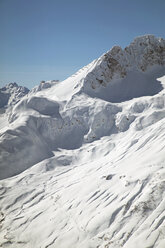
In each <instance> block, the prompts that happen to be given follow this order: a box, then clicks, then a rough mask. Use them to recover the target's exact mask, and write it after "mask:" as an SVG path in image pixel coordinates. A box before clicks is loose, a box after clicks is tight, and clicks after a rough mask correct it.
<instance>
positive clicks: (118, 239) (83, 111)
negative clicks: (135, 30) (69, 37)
mask: <svg viewBox="0 0 165 248" xmlns="http://www.w3.org/2000/svg"><path fill="white" fill-rule="evenodd" d="M164 75H165V40H163V39H159V38H155V37H154V36H143V37H138V38H136V39H135V40H134V42H132V43H131V44H130V46H129V47H127V48H125V49H124V50H122V49H121V48H120V47H114V48H112V49H111V50H110V51H109V52H107V53H106V54H104V55H103V56H101V57H100V58H99V59H97V60H95V61H93V62H92V63H90V64H89V65H88V66H86V67H84V68H82V69H81V70H80V71H78V72H77V73H76V74H75V75H73V76H72V77H70V78H68V79H66V80H65V81H63V82H53V83H52V82H46V85H45V86H43V85H42V87H37V88H35V89H34V90H32V91H31V92H29V94H28V95H27V96H25V97H23V98H22V100H21V101H19V102H18V103H17V104H16V105H14V106H13V108H12V109H10V111H9V114H8V122H9V124H8V126H7V127H6V128H5V129H1V136H0V179H1V181H0V197H1V198H0V228H1V231H0V245H1V247H25V248H26V247H27V248H30V247H36V248H39V247H41V248H47V247H52V248H56V247H58V248H60V247H61V248H68V247H73V248H74V247H75V248H78V247H81V248H84V247H85V248H96V247H97V248H98V247H100V248H108V247H109V248H118V247H125V248H132V247H135V248H136V247H137V248H141V247H144V248H148V247H152V248H164V247H165V238H164V237H165V227H164V220H165V201H164V192H165V152H164V148H165V140H164V133H165V118H164V117H165V89H164V87H165V77H163V76H164ZM158 78H159V79H158ZM50 87H51V88H50ZM13 176H14V177H13ZM142 244H143V246H142Z"/></svg>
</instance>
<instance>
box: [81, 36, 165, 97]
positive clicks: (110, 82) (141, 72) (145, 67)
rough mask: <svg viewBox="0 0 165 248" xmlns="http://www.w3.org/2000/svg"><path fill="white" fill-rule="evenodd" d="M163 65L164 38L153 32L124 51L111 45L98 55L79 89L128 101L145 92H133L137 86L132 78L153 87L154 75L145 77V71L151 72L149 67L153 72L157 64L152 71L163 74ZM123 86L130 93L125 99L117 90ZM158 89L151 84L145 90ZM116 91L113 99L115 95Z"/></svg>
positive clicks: (151, 92) (95, 94)
mask: <svg viewBox="0 0 165 248" xmlns="http://www.w3.org/2000/svg"><path fill="white" fill-rule="evenodd" d="M164 66H165V40H164V39H162V38H156V37H154V36H153V35H146V36H142V37H138V38H136V39H135V40H134V41H133V42H132V43H131V44H130V45H129V46H128V47H126V48H125V49H124V50H123V49H122V48H121V47H119V46H114V47H113V48H112V49H111V50H110V51H109V52H107V53H105V54H104V55H103V56H101V57H100V58H99V59H98V60H97V61H96V63H95V66H94V68H92V69H91V70H90V71H89V72H88V73H87V75H85V77H84V78H83V81H82V91H83V92H85V93H87V94H89V95H91V96H97V97H101V98H103V96H104V97H105V95H106V94H108V96H106V100H109V101H113V102H114V101H117V102H118V101H123V100H128V99H129V98H130V97H139V96H141V95H145V94H147V92H146V93H144V92H140V91H139V92H138V93H135V92H133V90H132V89H133V88H134V87H136V86H135V84H136V82H132V81H133V80H134V81H135V80H137V81H143V82H144V81H146V80H147V81H149V80H151V81H152V82H151V83H150V85H146V87H147V88H149V87H148V86H151V88H152V86H153V83H154V82H153V78H148V73H147V72H149V75H150V74H151V72H152V70H153V71H154V67H156V69H155V71H154V73H155V72H156V71H159V76H160V75H164V74H163V73H164ZM145 72H146V73H145ZM127 77H128V80H127ZM133 77H134V79H133ZM124 79H125V80H124ZM154 80H156V78H155V79H154ZM127 81H129V83H127ZM123 85H124V88H125V87H127V88H130V92H129V93H128V94H129V96H125V98H124V97H123V98H122V97H121V95H120V94H118V92H116V90H117V91H119V92H120V93H121V92H122V91H123V88H121V87H122V86H123ZM157 86H158V85H157ZM159 86H160V85H159ZM104 88H106V89H104ZM118 88H120V90H118ZM160 89H161V86H160V87H157V88H155V87H154V89H151V90H150V89H148V95H152V94H155V93H158V91H159V90H160ZM107 91H108V93H107ZM115 94H116V96H115V98H116V99H115V98H114V95H115Z"/></svg>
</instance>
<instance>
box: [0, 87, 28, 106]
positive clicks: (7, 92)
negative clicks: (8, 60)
mask: <svg viewBox="0 0 165 248" xmlns="http://www.w3.org/2000/svg"><path fill="white" fill-rule="evenodd" d="M28 92H29V89H28V88H26V87H23V86H18V84H17V83H9V84H7V85H6V86H5V87H3V88H0V108H2V107H5V106H7V105H13V104H16V103H17V102H19V101H20V99H21V98H22V97H23V96H25V95H26V94H28Z"/></svg>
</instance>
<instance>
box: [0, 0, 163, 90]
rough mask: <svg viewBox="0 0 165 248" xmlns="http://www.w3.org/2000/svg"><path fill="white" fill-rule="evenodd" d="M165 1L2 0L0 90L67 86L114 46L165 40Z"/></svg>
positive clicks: (0, 12) (0, 0)
mask: <svg viewBox="0 0 165 248" xmlns="http://www.w3.org/2000/svg"><path fill="white" fill-rule="evenodd" d="M164 16H165V0H0V37H1V38H0V87H1V86H3V85H4V84H6V83H8V82H17V83H19V84H21V85H25V86H27V87H29V88H31V87H33V86H34V85H37V84H39V82H40V81H41V80H51V79H59V80H63V79H65V78H67V77H68V76H70V75H71V74H73V73H74V72H76V71H77V70H78V69H79V68H81V67H82V66H84V65H86V64H88V63H89V62H91V61H92V60H94V59H95V58H97V57H99V56H100V55H102V54H103V53H104V52H106V51H107V50H109V49H110V48H111V47H112V46H114V45H120V46H122V47H125V46H127V45H128V44H129V43H130V42H131V41H132V40H133V39H134V37H136V36H139V35H143V34H154V35H156V36H159V37H162V38H165V17H164Z"/></svg>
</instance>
